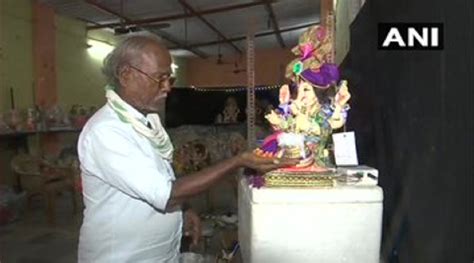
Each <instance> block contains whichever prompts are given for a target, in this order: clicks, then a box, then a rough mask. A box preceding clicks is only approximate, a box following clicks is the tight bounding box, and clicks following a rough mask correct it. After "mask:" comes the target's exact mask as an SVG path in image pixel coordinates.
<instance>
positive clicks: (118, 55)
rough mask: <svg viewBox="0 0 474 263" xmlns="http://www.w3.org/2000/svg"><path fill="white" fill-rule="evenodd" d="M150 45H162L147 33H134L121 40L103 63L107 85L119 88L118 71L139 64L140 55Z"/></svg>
mask: <svg viewBox="0 0 474 263" xmlns="http://www.w3.org/2000/svg"><path fill="white" fill-rule="evenodd" d="M150 43H157V44H159V45H163V42H162V41H161V38H160V37H159V36H157V35H155V34H152V33H149V32H140V33H135V34H132V35H129V36H127V37H126V38H124V39H123V40H121V41H120V42H119V44H118V45H117V46H116V47H115V48H114V50H112V52H110V53H109V54H108V55H107V57H106V58H105V59H104V62H103V67H102V73H103V74H104V75H105V77H106V79H107V83H108V84H110V85H113V86H115V88H117V89H118V88H120V81H119V75H120V71H121V70H122V68H123V67H124V66H126V65H127V64H129V63H134V64H135V63H140V59H141V56H140V53H141V52H143V49H144V47H145V46H147V45H148V44H150Z"/></svg>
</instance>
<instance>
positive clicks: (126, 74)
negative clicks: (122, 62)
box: [118, 66, 132, 87]
mask: <svg viewBox="0 0 474 263" xmlns="http://www.w3.org/2000/svg"><path fill="white" fill-rule="evenodd" d="M131 73H132V71H131V70H130V68H129V67H127V66H125V67H122V68H121V69H120V71H119V74H118V80H119V83H120V86H122V87H127V86H128V83H130V81H131V78H132V74H131Z"/></svg>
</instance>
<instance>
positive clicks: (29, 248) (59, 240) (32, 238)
mask: <svg viewBox="0 0 474 263" xmlns="http://www.w3.org/2000/svg"><path fill="white" fill-rule="evenodd" d="M56 209H57V210H56V224H55V225H54V226H51V225H49V224H48V223H47V220H46V214H45V203H44V202H43V201H42V200H41V199H36V200H34V202H33V206H32V208H31V209H30V210H29V211H27V213H23V214H22V215H21V216H20V218H19V219H18V220H16V221H14V222H12V223H9V224H7V225H5V226H0V262H1V263H16V262H17V263H30V262H31V263H33V262H35V263H43V262H44V263H55V262H58V263H59V262H61V263H69V262H77V241H78V237H79V228H80V225H81V221H82V214H81V213H77V214H73V210H72V207H71V203H70V196H68V195H67V194H64V195H63V196H58V200H57V208H56Z"/></svg>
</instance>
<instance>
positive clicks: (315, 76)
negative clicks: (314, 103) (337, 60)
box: [301, 63, 340, 89]
mask: <svg viewBox="0 0 474 263" xmlns="http://www.w3.org/2000/svg"><path fill="white" fill-rule="evenodd" d="M301 76H302V77H303V78H304V79H305V80H306V81H308V82H310V83H311V84H313V85H316V86H318V87H319V88H322V89H326V88H328V87H329V85H330V84H334V83H337V82H338V81H339V77H340V75H339V69H338V68H337V66H336V65H335V64H329V63H324V64H323V65H322V66H321V67H320V68H319V70H318V71H313V70H311V69H306V70H305V71H303V72H302V73H301Z"/></svg>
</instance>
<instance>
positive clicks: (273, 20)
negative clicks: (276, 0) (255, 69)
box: [265, 2, 286, 48]
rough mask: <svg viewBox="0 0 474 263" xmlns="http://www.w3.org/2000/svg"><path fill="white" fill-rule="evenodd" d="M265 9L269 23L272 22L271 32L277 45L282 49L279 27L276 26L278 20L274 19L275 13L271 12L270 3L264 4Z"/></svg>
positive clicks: (283, 43) (282, 43) (283, 45)
mask: <svg viewBox="0 0 474 263" xmlns="http://www.w3.org/2000/svg"><path fill="white" fill-rule="evenodd" d="M265 9H266V10H267V13H268V15H269V16H270V19H271V22H272V27H273V30H274V31H275V36H276V39H277V40H278V43H279V44H280V46H281V47H282V48H285V47H286V45H285V42H284V41H283V38H282V37H281V33H280V27H279V26H278V20H277V19H276V16H275V12H273V7H272V4H271V3H270V2H265Z"/></svg>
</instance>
